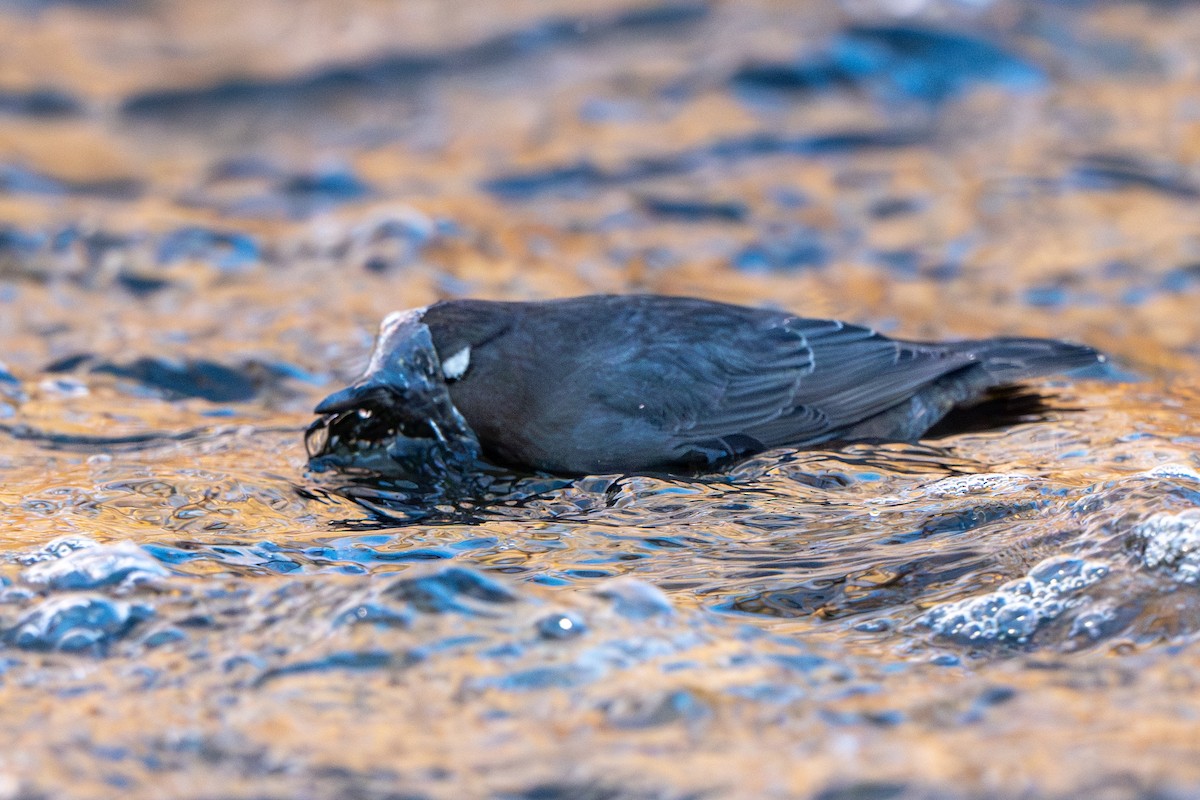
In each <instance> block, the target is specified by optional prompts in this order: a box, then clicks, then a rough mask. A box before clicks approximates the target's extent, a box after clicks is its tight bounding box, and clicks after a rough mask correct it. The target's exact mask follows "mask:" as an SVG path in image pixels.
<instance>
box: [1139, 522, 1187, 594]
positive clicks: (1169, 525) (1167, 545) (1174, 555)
mask: <svg viewBox="0 0 1200 800" xmlns="http://www.w3.org/2000/svg"><path fill="white" fill-rule="evenodd" d="M1133 535H1134V536H1135V537H1136V538H1137V539H1138V540H1139V541H1140V542H1141V544H1142V563H1143V564H1144V565H1145V566H1147V567H1149V568H1150V569H1156V568H1159V567H1165V568H1170V569H1171V571H1172V572H1171V577H1172V578H1173V579H1174V580H1176V581H1178V582H1180V583H1189V584H1195V583H1200V509H1194V508H1193V509H1188V510H1187V511H1182V512H1179V513H1174V514H1173V513H1170V512H1167V511H1163V512H1160V513H1158V514H1154V515H1153V516H1151V517H1149V518H1148V519H1145V520H1143V521H1142V522H1140V523H1138V524H1137V525H1135V526H1134V528H1133Z"/></svg>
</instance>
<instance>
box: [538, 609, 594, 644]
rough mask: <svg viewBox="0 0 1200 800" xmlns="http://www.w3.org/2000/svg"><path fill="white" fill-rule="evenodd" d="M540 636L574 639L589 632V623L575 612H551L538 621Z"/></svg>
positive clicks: (544, 637)
mask: <svg viewBox="0 0 1200 800" xmlns="http://www.w3.org/2000/svg"><path fill="white" fill-rule="evenodd" d="M537 632H538V636H540V637H542V638H543V639H555V640H563V639H574V638H576V637H578V636H582V635H583V634H585V633H587V623H585V622H584V621H583V620H582V619H581V618H580V617H578V616H576V615H575V614H570V613H566V614H558V613H556V614H551V615H550V616H548V617H543V618H542V619H540V620H538V623H537Z"/></svg>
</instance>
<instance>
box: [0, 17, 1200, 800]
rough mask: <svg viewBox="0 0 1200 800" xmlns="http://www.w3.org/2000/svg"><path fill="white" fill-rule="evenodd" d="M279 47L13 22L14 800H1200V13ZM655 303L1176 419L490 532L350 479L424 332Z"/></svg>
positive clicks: (338, 28)
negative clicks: (887, 342)
mask: <svg viewBox="0 0 1200 800" xmlns="http://www.w3.org/2000/svg"><path fill="white" fill-rule="evenodd" d="M348 8H349V9H350V10H352V11H353V12H354V15H353V17H354V19H353V21H352V22H345V20H346V19H348V17H347V16H346V12H347V9H348ZM234 10H235V7H234V6H233V5H229V6H226V5H224V4H220V3H210V4H204V5H195V4H178V5H177V4H171V3H164V4H158V3H151V4H148V5H147V4H123V3H111V4H110V3H104V4H97V3H88V4H70V3H62V4H60V3H25V4H13V5H8V6H5V7H4V8H3V10H2V12H0V43H2V44H3V47H0V52H3V53H5V56H4V61H3V63H4V65H5V71H4V73H3V75H4V78H3V82H2V83H0V114H2V115H3V116H2V117H0V132H2V137H0V219H3V220H4V223H3V226H2V227H0V348H2V351H0V362H2V364H3V368H2V369H0V426H2V427H0V583H2V584H3V585H2V586H0V629H2V631H3V634H2V642H3V644H2V652H0V708H2V709H3V711H2V712H0V713H2V714H3V721H4V725H3V726H0V728H2V729H3V731H4V733H3V736H4V740H3V743H4V747H3V748H2V750H0V752H2V753H3V755H0V794H3V793H7V794H8V795H10V796H18V797H41V796H51V797H57V796H80V797H107V796H112V795H113V794H115V793H117V792H120V793H122V794H125V795H130V796H145V797H161V796H168V795H169V796H178V797H197V798H199V797H206V798H210V797H334V796H336V797H446V798H457V797H522V798H557V797H561V798H576V797H585V798H589V797H594V798H602V797H605V798H607V797H621V798H624V797H669V798H677V797H747V798H758V797H804V796H819V797H823V798H850V797H855V798H861V797H870V798H902V797H1031V796H1036V797H1041V796H1051V797H1074V796H1081V795H1084V794H1087V795H1089V796H1091V795H1098V796H1104V797H1143V796H1166V797H1175V796H1178V797H1188V796H1191V795H1193V794H1195V792H1196V787H1197V786H1198V785H1200V770H1198V769H1197V767H1196V766H1195V765H1196V764H1200V759H1198V758H1197V755H1200V754H1198V753H1197V752H1196V750H1197V742H1198V741H1200V738H1198V737H1197V736H1196V733H1197V730H1198V729H1200V728H1198V726H1200V722H1198V720H1200V690H1198V689H1197V680H1196V675H1197V674H1200V660H1198V659H1197V654H1196V645H1195V643H1194V642H1195V639H1196V636H1197V628H1198V625H1197V619H1200V617H1198V615H1197V612H1198V611H1200V595H1198V594H1197V592H1198V589H1197V587H1198V586H1200V577H1198V576H1200V521H1198V516H1197V515H1198V514H1200V511H1197V509H1200V438H1197V437H1198V434H1197V429H1198V426H1197V420H1198V418H1200V374H1198V372H1197V367H1196V358H1197V350H1196V342H1197V341H1198V339H1197V334H1198V333H1200V330H1198V329H1200V322H1198V320H1200V317H1198V316H1197V315H1196V314H1195V312H1194V306H1195V304H1196V300H1197V294H1198V293H1200V278H1198V277H1197V276H1198V274H1200V273H1197V269H1196V263H1197V260H1198V259H1200V250H1198V247H1200V211H1198V208H1200V207H1198V206H1197V205H1196V202H1195V200H1196V197H1197V196H1200V174H1198V173H1197V171H1196V166H1195V165H1196V159H1197V144H1198V143H1200V137H1198V136H1197V133H1198V132H1200V127H1197V125H1198V120H1200V115H1198V112H1197V109H1200V94H1198V93H1197V89H1196V86H1197V85H1200V84H1197V82H1196V71H1197V69H1198V68H1200V67H1198V65H1197V63H1196V61H1195V58H1194V55H1193V54H1194V53H1195V52H1196V48H1195V43H1196V39H1197V37H1198V36H1200V13H1198V12H1197V11H1196V10H1195V9H1192V8H1190V7H1188V6H1186V5H1180V6H1175V5H1157V4H1145V5H1121V6H1110V5H1105V4H1099V5H1089V4H1072V5H1070V6H1068V7H1058V6H1049V5H1042V4H1037V5H1024V4H1016V3H996V4H988V5H971V6H967V5H944V6H943V5H935V6H928V7H925V6H922V7H921V9H920V12H921V13H920V14H918V15H917V16H912V17H909V16H897V14H898V13H899V12H898V11H897V10H895V9H892V8H890V7H888V6H886V5H876V4H854V5H846V6H844V7H835V6H830V5H826V4H814V5H811V6H810V5H804V6H796V5H794V4H771V3H761V4H753V3H737V4H733V3H730V4H714V5H672V6H655V5H650V6H633V5H629V6H622V5H619V4H606V3H588V4H579V3H573V4H565V5H562V6H557V5H553V4H550V5H547V4H546V3H536V4H526V3H505V4H487V5H484V6H482V7H480V6H478V5H471V6H470V7H469V8H468V7H466V6H464V7H462V8H454V9H452V10H446V9H445V7H444V6H443V5H442V4H433V3H430V4H423V3H415V2H414V3H405V4H378V5H377V4H372V3H360V4H352V6H350V7H347V6H346V5H345V4H338V5H337V6H331V5H328V4H326V3H323V2H311V3H306V4H304V5H303V8H302V9H300V10H297V9H296V7H295V4H286V6H285V5H277V4H272V3H270V2H256V3H252V4H250V5H247V4H246V3H244V2H243V3H238V4H236V11H237V14H238V18H239V19H241V20H244V22H245V24H240V25H238V26H235V27H234V28H231V27H230V25H229V24H228V19H229V18H230V16H229V15H230V14H231V13H233V11H234ZM331 31H332V33H331ZM631 290H639V291H661V292H676V293H688V294H696V295H703V296H709V297H714V298H720V299H726V300H733V301H742V302H751V303H762V304H770V305H776V306H780V307H786V308H790V309H794V310H797V311H800V312H803V313H806V314H811V315H814V316H818V315H825V316H836V317H842V318H846V319H851V320H854V321H858V322H865V323H869V324H872V325H875V326H877V327H879V328H880V329H882V330H885V331H887V332H891V333H895V334H897V335H904V336H908V337H911V338H949V337H966V336H983V335H991V334H1000V333H1018V332H1019V333H1023V334H1029V335H1050V336H1059V337H1064V338H1070V339H1075V340H1080V341H1086V342H1089V343H1091V344H1094V345H1097V346H1100V347H1102V348H1104V349H1106V350H1107V351H1108V352H1110V353H1111V354H1112V355H1113V356H1114V358H1115V360H1116V363H1117V364H1118V365H1119V368H1120V369H1121V370H1124V371H1126V372H1128V373H1130V374H1131V375H1136V376H1138V377H1140V378H1141V380H1139V381H1137V382H1129V383H1114V382H1098V381H1080V382H1077V383H1073V384H1067V383H1047V384H1043V385H1041V386H1039V387H1038V388H1039V390H1040V391H1041V392H1042V393H1044V394H1045V395H1046V397H1047V404H1048V406H1049V409H1050V410H1049V412H1048V413H1047V418H1046V419H1045V420H1043V421H1040V422H1036V423H1032V422H1031V423H1026V424H1018V425H1015V426H1013V427H1011V428H1009V429H1007V430H1004V431H992V432H984V433H964V434H960V435H955V436H949V437H945V438H941V439H934V440H930V441H928V442H925V443H923V444H921V445H893V446H878V447H876V446H855V447H851V448H848V449H845V450H841V451H837V452H801V453H794V452H776V453H769V454H764V455H762V456H759V457H756V458H754V459H751V460H750V461H747V462H745V463H743V464H741V465H738V466H737V467H735V468H733V469H731V470H730V471H728V472H727V473H725V474H722V475H716V476H711V477H707V478H703V479H680V478H670V479H668V478H662V477H652V476H595V477H592V478H588V479H585V480H581V481H577V482H574V483H570V484H566V485H555V484H554V483H553V482H546V483H544V484H541V485H539V486H536V487H532V488H540V489H542V490H544V491H542V492H541V493H535V494H528V493H527V495H526V496H524V497H523V499H521V500H520V501H519V502H518V501H517V500H515V499H512V498H510V500H509V501H508V502H505V503H499V504H496V505H491V506H488V507H485V508H477V509H474V511H473V513H472V515H471V516H470V518H462V517H460V518H457V519H455V518H447V519H445V520H442V521H434V520H426V521H415V522H409V523H407V524H399V523H396V522H394V521H389V520H387V519H380V518H379V517H378V516H377V515H375V516H373V515H372V514H371V513H369V512H368V510H367V509H365V508H364V507H363V506H361V505H359V504H356V503H354V502H352V501H351V500H348V499H346V498H345V497H344V496H341V495H339V494H337V493H335V492H331V491H330V490H331V489H332V488H335V487H334V486H332V485H331V484H330V482H329V481H328V480H327V478H326V477H325V476H314V475H309V474H306V472H305V463H304V461H305V456H304V448H303V441H302V431H303V428H304V426H305V425H306V424H307V423H308V422H309V421H310V419H311V415H310V414H309V409H311V407H312V406H313V404H314V403H315V402H316V401H317V400H318V399H319V398H320V397H322V396H324V394H325V393H327V392H328V391H329V390H330V389H331V388H334V387H336V386H338V385H341V383H342V382H344V381H346V380H347V379H350V378H352V377H353V376H354V375H355V374H357V372H358V370H359V368H360V367H361V365H362V363H363V361H364V360H365V356H366V350H367V347H368V345H369V343H370V340H371V338H372V336H373V332H374V328H375V325H376V324H377V323H378V320H379V319H380V318H382V317H383V316H384V315H385V314H386V313H387V312H389V311H392V310H395V309H397V308H403V307H412V306H417V305H422V304H425V303H427V302H430V301H432V300H433V299H436V298H437V297H443V296H465V295H472V296H490V297H513V298H530V297H546V296H560V295H567V294H576V293H582V292H589V291H631ZM529 488H531V487H526V489H527V490H528V489H529Z"/></svg>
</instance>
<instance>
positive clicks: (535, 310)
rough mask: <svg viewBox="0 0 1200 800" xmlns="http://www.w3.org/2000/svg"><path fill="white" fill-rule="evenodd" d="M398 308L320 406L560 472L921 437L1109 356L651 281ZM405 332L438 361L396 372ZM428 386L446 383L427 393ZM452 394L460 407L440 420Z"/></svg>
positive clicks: (407, 342) (706, 461)
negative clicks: (523, 298) (957, 337)
mask: <svg viewBox="0 0 1200 800" xmlns="http://www.w3.org/2000/svg"><path fill="white" fill-rule="evenodd" d="M396 319H400V317H396ZM396 319H392V323H393V324H392V328H391V330H390V331H389V330H388V329H387V325H386V324H385V330H384V331H383V332H382V333H381V337H380V341H379V342H378V343H377V345H376V352H375V355H374V356H373V357H372V366H371V367H369V368H368V370H367V373H366V374H365V375H364V376H363V378H362V379H360V380H359V381H358V382H357V383H356V384H355V385H354V386H352V387H350V388H349V389H346V390H343V391H342V392H339V393H338V394H335V395H333V396H331V397H330V398H328V399H327V400H326V401H324V402H323V403H322V404H321V405H320V406H318V407H317V412H318V413H321V414H327V415H328V414H337V413H344V412H346V411H347V410H349V409H354V408H371V409H372V410H373V413H375V414H390V415H394V416H395V417H396V418H397V419H401V420H404V421H405V422H406V424H407V425H408V427H409V430H410V431H411V429H412V428H413V426H414V425H416V426H419V425H420V424H422V418H423V419H425V420H426V421H428V420H433V422H434V428H435V430H438V431H440V430H441V429H442V428H451V429H454V430H457V429H458V427H461V426H458V423H459V421H461V422H462V423H465V426H466V428H468V429H469V431H468V432H467V433H466V434H465V436H467V437H471V436H473V437H475V439H474V441H475V442H477V444H478V448H479V449H481V451H482V454H483V456H484V457H485V458H487V459H489V460H491V461H494V462H497V463H501V464H505V465H509V466H514V467H519V468H525V469H533V470H542V471H547V472H553V473H563V474H587V473H606V472H629V471H638V470H657V469H666V470H670V469H678V468H696V467H705V466H712V465H714V464H717V463H720V462H722V461H726V460H729V459H733V458H737V457H741V456H744V455H748V454H750V453H755V452H760V451H763V450H767V449H771V448H775V447H781V446H790V447H810V446H813V445H819V444H821V443H824V442H831V441H835V440H836V441H847V440H863V439H871V440H898V441H908V440H915V439H917V438H919V437H920V436H921V435H922V434H924V433H925V432H926V431H928V430H929V429H930V428H931V427H932V426H933V425H934V424H936V423H937V422H938V421H939V420H940V419H942V417H944V416H945V415H946V413H947V412H949V411H950V410H951V409H952V408H954V407H955V406H957V405H961V404H965V403H970V402H971V401H973V400H975V399H977V398H979V397H980V396H982V395H983V394H984V393H985V392H986V391H987V390H988V389H990V388H992V387H996V386H1000V385H1004V384H1010V383H1013V382H1018V381H1023V380H1028V379H1030V378H1036V377H1040V376H1044V375H1048V374H1053V373H1058V372H1062V371H1065V370H1070V369H1074V368H1078V367H1083V366H1087V365H1091V364H1095V363H1097V362H1098V361H1102V360H1103V358H1104V357H1103V356H1102V355H1100V354H1099V353H1097V352H1096V351H1095V350H1093V349H1092V348H1089V347H1085V346H1081V345H1073V344H1067V343H1063V342H1058V341H1052V340H1045V339H1026V338H996V339H984V340H978V341H966V342H950V343H941V344H934V343H921V342H905V341H898V340H893V339H889V338H887V337H885V336H882V335H880V334H878V333H875V332H874V331H872V330H869V329H867V328H863V327H859V326H856V325H850V324H846V323H842V322H836V321H828V320H815V319H804V318H801V317H797V316H794V315H791V314H787V313H784V312H778V311H769V310H763V309H755V308H746V307H741V306H734V305H727V304H723V303H713V302H709V301H704V300H695V299H689V298H676V297H661V296H653V295H636V296H607V295H602V296H591V297H578V298H572V299H568V300H555V301H546V302H534V303H497V302H488V301H480V300H457V301H448V302H442V303H437V304H435V305H433V306H430V307H429V308H427V309H423V310H417V311H415V312H410V313H409V314H408V315H407V316H404V317H403V323H404V324H403V325H400V324H399V323H397V322H396ZM409 328H411V330H409ZM422 331H427V332H428V337H429V338H428V340H425V339H424V335H425V334H424V333H422ZM415 339H422V340H425V341H431V342H432V347H433V349H434V351H435V353H434V354H432V355H433V358H434V359H436V361H437V363H439V364H440V365H441V367H442V373H441V374H437V369H436V367H427V368H424V369H423V374H425V378H423V379H422V380H421V381H417V382H416V383H418V384H420V385H419V386H417V385H414V382H413V380H412V376H411V375H409V374H407V373H411V372H412V368H411V366H407V365H409V364H410V363H411V362H412V361H413V359H412V357H405V358H399V357H396V358H393V359H392V361H391V362H389V361H388V358H387V356H388V354H389V352H392V351H397V350H405V349H408V350H414V349H415V350H416V351H420V350H421V349H422V348H421V347H420V346H416V347H415V348H414V345H413V342H414V341H415ZM429 357H430V356H429V354H426V355H425V356H423V357H422V358H424V359H425V360H429ZM418 360H420V359H418ZM438 384H441V385H438ZM431 394H432V395H435V396H437V395H441V396H442V400H441V401H440V402H435V403H433V404H432V405H431V403H430V401H429V399H428V395H431ZM446 394H448V400H449V402H450V403H452V405H453V412H454V413H453V414H450V416H449V417H448V418H446V419H445V420H442V417H441V416H440V415H444V414H447V413H449V412H446V411H445V406H446V402H445V399H446V398H445V396H444V395H446ZM434 407H436V408H437V409H440V410H435V411H431V410H430V409H431V408H434ZM456 426H458V427H456ZM460 433H461V432H460ZM435 435H447V434H435Z"/></svg>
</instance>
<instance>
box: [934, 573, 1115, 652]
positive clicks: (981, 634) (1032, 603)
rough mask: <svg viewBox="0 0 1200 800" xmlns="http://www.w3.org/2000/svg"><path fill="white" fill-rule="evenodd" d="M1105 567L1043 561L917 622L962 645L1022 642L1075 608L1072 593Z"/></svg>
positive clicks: (1087, 584) (1090, 580)
mask: <svg viewBox="0 0 1200 800" xmlns="http://www.w3.org/2000/svg"><path fill="white" fill-rule="evenodd" d="M1108 571H1109V568H1108V565H1107V564H1104V563H1101V562H1099V561H1090V560H1087V559H1082V558H1073V557H1070V556H1064V557H1058V558H1051V559H1047V560H1045V561H1043V562H1041V563H1040V564H1038V565H1037V566H1036V567H1034V568H1033V569H1032V570H1031V571H1030V572H1029V574H1028V575H1027V576H1025V577H1024V578H1020V579H1018V580H1015V581H1009V582H1008V583H1005V584H1003V585H1002V586H1000V588H998V589H996V590H995V591H992V592H988V593H987V594H984V595H980V596H979V597H972V598H968V599H966V600H959V601H957V602H952V603H946V604H944V605H941V606H937V607H935V608H932V609H930V610H929V611H928V612H926V613H925V614H924V615H923V616H922V617H921V618H920V619H918V620H917V624H919V625H924V626H925V627H927V628H930V629H931V630H933V632H934V633H935V634H936V635H938V636H945V637H947V638H950V639H954V640H956V641H959V642H962V643H964V644H968V643H969V644H987V643H995V642H1007V643H1016V644H1023V643H1025V642H1027V641H1029V638H1030V637H1031V636H1032V635H1033V634H1034V633H1035V632H1036V631H1037V629H1038V628H1039V627H1040V626H1041V625H1042V624H1043V623H1045V622H1049V621H1050V620H1052V619H1055V618H1057V617H1058V616H1060V615H1061V614H1062V613H1063V612H1065V611H1066V610H1067V609H1069V608H1071V607H1073V606H1074V605H1075V601H1073V600H1072V599H1071V598H1070V595H1073V594H1075V593H1076V592H1079V591H1081V590H1082V589H1084V588H1086V587H1088V586H1090V585H1091V584H1093V583H1095V582H1096V581H1099V580H1100V579H1101V578H1103V577H1104V576H1106V575H1107V574H1108Z"/></svg>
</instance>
